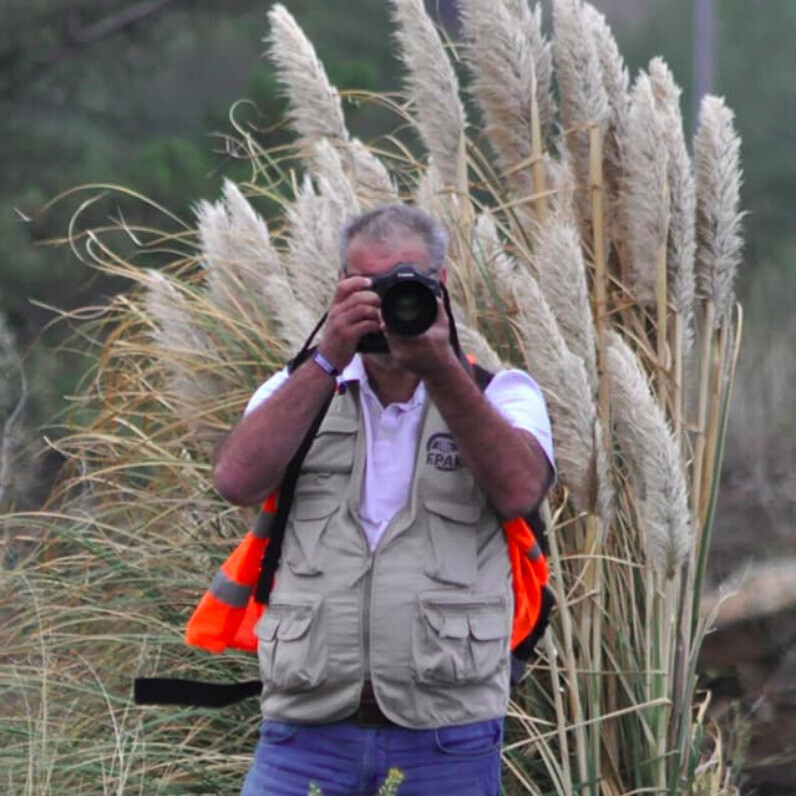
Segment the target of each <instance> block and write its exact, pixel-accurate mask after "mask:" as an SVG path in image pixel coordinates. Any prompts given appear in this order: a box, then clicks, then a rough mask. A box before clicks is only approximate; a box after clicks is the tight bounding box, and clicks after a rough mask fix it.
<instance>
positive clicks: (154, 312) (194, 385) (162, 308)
mask: <svg viewBox="0 0 796 796" xmlns="http://www.w3.org/2000/svg"><path fill="white" fill-rule="evenodd" d="M144 282H145V284H146V287H147V293H146V301H145V306H146V310H147V312H148V314H149V315H150V316H151V318H152V319H153V321H154V325H155V328H154V330H153V335H152V336H153V338H154V342H155V345H156V347H157V353H158V355H159V358H160V360H161V365H162V367H163V369H164V370H165V372H166V373H167V374H168V375H169V380H168V383H167V386H166V391H167V392H168V393H169V395H170V396H171V398H172V400H173V403H174V411H175V412H176V414H177V415H178V416H179V417H180V418H181V419H182V420H183V422H185V423H186V424H187V426H188V427H189V428H190V429H191V432H192V435H193V438H194V440H195V441H196V442H197V444H198V445H199V447H200V449H202V450H203V451H204V452H206V453H207V452H210V451H212V450H213V449H214V448H215V445H216V443H217V442H218V441H219V439H220V437H221V433H220V432H219V429H218V428H216V427H215V426H214V425H212V424H209V423H207V422H205V421H204V420H203V418H204V416H205V412H206V410H207V408H208V407H210V406H213V405H215V403H216V402H217V401H218V396H219V395H224V394H225V393H226V392H227V391H228V390H229V389H230V388H231V387H233V386H234V385H230V384H229V383H227V381H226V379H224V378H223V377H222V376H221V375H220V371H219V369H217V368H214V367H212V365H213V364H215V363H217V361H218V359H219V357H223V352H221V351H219V349H218V345H217V343H216V341H214V340H212V339H211V337H210V336H209V335H208V334H207V332H206V331H205V330H204V329H203V328H201V327H200V326H198V325H197V323H196V319H195V315H194V313H193V312H192V311H191V308H190V305H189V302H188V301H187V300H186V297H185V295H184V294H183V293H181V292H180V291H179V290H178V289H177V288H176V287H175V286H174V285H173V284H172V283H171V282H170V281H169V280H168V279H167V278H166V277H165V276H164V275H163V274H162V273H160V272H159V271H149V272H148V273H147V275H146V277H145V278H144Z"/></svg>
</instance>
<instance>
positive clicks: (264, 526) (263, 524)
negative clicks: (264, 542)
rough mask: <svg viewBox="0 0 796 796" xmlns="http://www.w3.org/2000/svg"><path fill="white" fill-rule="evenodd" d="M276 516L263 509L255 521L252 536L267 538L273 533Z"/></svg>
mask: <svg viewBox="0 0 796 796" xmlns="http://www.w3.org/2000/svg"><path fill="white" fill-rule="evenodd" d="M275 516H276V515H275V514H271V513H270V512H268V511H261V512H260V516H259V517H258V518H257V522H255V523H254V528H252V536H253V537H254V538H255V539H267V538H268V537H269V536H270V535H271V526H272V525H273V524H274V517H275Z"/></svg>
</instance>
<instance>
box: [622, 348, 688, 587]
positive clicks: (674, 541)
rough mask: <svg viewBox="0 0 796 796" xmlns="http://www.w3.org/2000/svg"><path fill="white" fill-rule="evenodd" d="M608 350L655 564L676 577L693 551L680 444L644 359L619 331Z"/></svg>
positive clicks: (626, 448)
mask: <svg viewBox="0 0 796 796" xmlns="http://www.w3.org/2000/svg"><path fill="white" fill-rule="evenodd" d="M607 353H608V358H607V366H608V376H609V378H610V380H611V397H612V411H613V418H614V423H615V427H616V435H617V440H618V442H619V445H620V448H621V449H622V452H623V454H624V456H625V457H626V459H627V463H628V470H629V471H630V474H631V478H632V479H633V483H634V485H635V488H636V492H637V494H638V496H639V511H640V514H641V517H640V520H641V523H642V528H643V531H644V535H645V539H646V544H647V549H648V554H649V558H650V563H651V564H652V565H653V566H654V567H655V568H656V570H657V571H658V572H660V573H661V574H662V575H664V576H665V577H667V578H672V577H674V574H675V572H676V571H677V568H678V567H679V565H680V564H681V563H682V562H683V560H685V558H686V557H687V556H688V554H689V552H690V550H691V520H690V512H689V508H688V491H687V487H686V480H685V472H684V470H683V466H682V463H681V460H680V454H679V450H678V446H677V443H676V441H675V439H674V437H673V436H672V433H671V431H670V429H669V428H668V426H667V423H666V419H665V418H664V416H663V413H662V412H661V410H660V408H659V407H658V405H657V404H656V402H655V399H654V398H653V396H652V394H651V391H650V389H649V387H648V385H647V381H646V379H645V377H644V374H643V371H642V369H641V367H640V365H639V362H638V359H637V358H636V356H635V354H634V353H633V352H632V350H631V349H630V348H629V347H628V345H627V344H626V343H625V342H624V341H623V340H622V339H621V337H619V335H617V334H616V333H614V332H612V333H611V334H610V335H609V345H608V350H607Z"/></svg>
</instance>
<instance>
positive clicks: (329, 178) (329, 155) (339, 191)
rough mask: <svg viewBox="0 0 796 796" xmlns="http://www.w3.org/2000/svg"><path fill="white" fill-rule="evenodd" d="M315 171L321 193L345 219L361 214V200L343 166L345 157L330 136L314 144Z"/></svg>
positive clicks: (313, 160) (313, 159)
mask: <svg viewBox="0 0 796 796" xmlns="http://www.w3.org/2000/svg"><path fill="white" fill-rule="evenodd" d="M312 162H313V173H314V174H315V177H316V178H317V182H318V188H319V193H320V194H321V195H322V196H325V197H327V198H328V199H329V201H331V202H333V203H334V204H335V205H336V207H337V214H338V215H339V216H340V217H341V218H343V219H345V218H349V217H353V216H356V215H358V214H359V212H360V207H359V200H358V199H357V195H356V192H355V190H354V187H353V185H352V181H351V180H350V179H349V177H348V175H347V174H346V172H345V169H344V166H343V159H342V158H341V156H340V153H339V152H338V151H337V149H335V147H334V146H333V145H332V143H331V142H330V141H329V139H328V138H321V139H319V140H318V141H316V142H315V144H314V146H313V158H312Z"/></svg>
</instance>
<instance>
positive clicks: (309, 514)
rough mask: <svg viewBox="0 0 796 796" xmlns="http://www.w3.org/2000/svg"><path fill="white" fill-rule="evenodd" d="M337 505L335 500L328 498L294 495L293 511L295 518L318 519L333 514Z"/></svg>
mask: <svg viewBox="0 0 796 796" xmlns="http://www.w3.org/2000/svg"><path fill="white" fill-rule="evenodd" d="M339 505H340V504H339V502H338V501H337V500H329V498H310V497H301V496H300V495H296V502H295V505H294V509H293V511H294V514H295V517H296V519H297V520H320V519H323V518H324V517H329V516H330V515H332V514H334V512H335V510H336V509H337V507H338V506H339Z"/></svg>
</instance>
